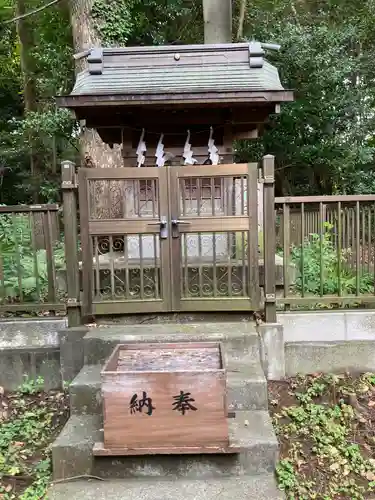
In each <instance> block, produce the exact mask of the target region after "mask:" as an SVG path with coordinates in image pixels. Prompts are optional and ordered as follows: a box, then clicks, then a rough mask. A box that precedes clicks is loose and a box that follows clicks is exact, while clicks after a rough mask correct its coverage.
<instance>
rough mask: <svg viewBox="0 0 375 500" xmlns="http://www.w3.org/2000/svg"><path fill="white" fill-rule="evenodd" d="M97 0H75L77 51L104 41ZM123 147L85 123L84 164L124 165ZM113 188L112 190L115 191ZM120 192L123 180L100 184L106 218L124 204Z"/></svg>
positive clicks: (78, 67)
mask: <svg viewBox="0 0 375 500" xmlns="http://www.w3.org/2000/svg"><path fill="white" fill-rule="evenodd" d="M112 1H115V0H112ZM93 4H94V0H75V1H74V2H71V23H72V29H73V42H74V48H75V51H76V53H78V52H82V51H84V50H87V49H91V48H93V47H98V46H101V45H102V43H101V40H100V39H99V37H98V34H97V31H96V29H95V25H94V22H93V18H92V15H91V9H92V7H93ZM85 64H86V61H85V59H82V60H80V61H77V64H76V72H78V71H81V70H82V69H83V67H84V65H85ZM121 147H122V145H121V144H116V145H114V146H113V148H110V147H109V146H108V144H106V143H104V142H103V141H102V140H101V138H100V136H99V134H98V133H97V132H96V131H95V130H94V129H87V128H86V127H84V130H83V133H82V135H81V138H80V150H81V166H82V167H89V168H117V167H122V165H123V160H122V154H121ZM98 184H99V183H98ZM109 184H111V186H109ZM109 190H111V193H110V192H109ZM120 196H121V186H120V185H119V183H117V182H112V183H108V182H101V183H100V187H99V185H97V190H96V197H95V198H96V210H97V213H98V214H100V216H102V217H106V218H110V217H112V216H115V213H114V212H113V210H114V209H115V207H117V206H119V207H120V206H121V203H116V200H119V199H120ZM109 197H110V198H111V200H112V201H111V207H108V206H107V200H108V198H109Z"/></svg>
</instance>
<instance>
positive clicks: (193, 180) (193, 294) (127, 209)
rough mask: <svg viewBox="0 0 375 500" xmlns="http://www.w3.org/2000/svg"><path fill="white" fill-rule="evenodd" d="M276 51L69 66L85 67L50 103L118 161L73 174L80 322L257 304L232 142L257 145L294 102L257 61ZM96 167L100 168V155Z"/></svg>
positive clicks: (244, 182) (247, 178)
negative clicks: (283, 107)
mask: <svg viewBox="0 0 375 500" xmlns="http://www.w3.org/2000/svg"><path fill="white" fill-rule="evenodd" d="M277 48H278V47H277V46H275V45H267V44H262V43H259V42H250V43H234V44H223V45H186V46H155V47H130V48H93V49H90V50H87V51H86V52H82V53H81V54H78V55H77V56H76V58H81V59H85V61H84V63H85V68H84V69H83V71H81V72H80V73H79V74H78V76H77V79H76V83H75V85H74V88H73V91H72V92H71V94H70V95H68V96H61V97H58V98H57V102H58V104H59V105H60V106H62V107H66V108H69V109H72V110H74V112H75V115H76V117H77V119H78V120H81V121H83V122H84V124H85V126H86V127H87V128H89V129H94V130H96V131H97V133H98V134H99V135H100V137H101V139H102V140H103V141H104V143H106V144H108V145H109V146H111V147H113V146H114V145H120V147H121V157H122V165H120V168H88V166H87V165H86V166H84V168H80V169H79V170H78V190H79V197H80V203H79V205H80V227H81V243H82V261H81V262H80V264H79V267H80V268H81V271H82V280H81V282H82V287H83V289H82V292H83V302H82V312H83V316H85V317H90V316H93V315H98V314H99V315H103V314H127V313H132V314H134V313H158V312H178V311H215V310H220V311H223V310H224V311H225V310H237V311H239V310H244V311H248V310H253V311H256V310H258V309H259V308H260V304H261V300H260V297H261V291H260V290H261V286H260V283H259V275H260V272H259V241H258V235H259V234H260V232H261V230H260V229H259V227H260V226H261V224H262V217H263V215H262V213H263V210H262V199H261V194H262V193H263V190H262V189H261V188H260V184H259V165H258V163H257V162H254V163H249V164H235V163H233V142H234V141H235V140H237V139H251V138H255V137H257V136H258V135H259V134H261V133H262V129H263V127H264V124H265V122H266V120H267V118H268V116H269V115H271V114H273V113H278V112H279V109H280V104H281V103H283V102H286V101H291V100H293V93H292V92H290V91H287V90H285V89H284V88H283V86H282V84H281V82H280V78H279V74H278V71H277V69H276V68H275V67H274V66H273V65H272V64H270V63H269V62H268V61H267V60H266V59H265V51H267V50H275V49H277ZM88 153H90V152H88ZM108 154H110V153H108ZM98 161H102V162H103V164H102V165H100V164H98ZM95 163H96V164H95V166H96V167H101V166H103V167H108V164H106V158H105V154H101V155H100V160H96V162H95ZM109 163H110V162H109ZM112 163H113V162H112ZM121 167H122V168H121ZM272 168H273V167H272ZM267 179H268V180H267V182H271V183H272V182H273V181H272V179H273V175H272V174H267ZM69 182H70V181H69V180H68V185H67V187H68V188H69V186H71V184H69ZM63 187H64V186H63ZM258 224H259V225H260V226H259V225H258Z"/></svg>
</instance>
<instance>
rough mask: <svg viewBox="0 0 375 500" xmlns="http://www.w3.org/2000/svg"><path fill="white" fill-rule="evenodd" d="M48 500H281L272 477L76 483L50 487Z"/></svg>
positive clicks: (265, 475)
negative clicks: (67, 499)
mask: <svg viewBox="0 0 375 500" xmlns="http://www.w3.org/2000/svg"><path fill="white" fill-rule="evenodd" d="M47 498H48V499H49V500H65V499H66V498H69V499H70V500H92V499H93V498H95V499H96V500H282V499H283V498H285V497H284V496H283V495H282V493H281V492H280V491H279V490H278V489H277V486H276V481H275V478H274V476H273V475H272V474H264V475H259V476H254V477H241V478H238V477H236V478H221V479H209V480H207V479H205V480H197V479H196V480H194V479H190V480H189V479H180V480H178V481H176V480H162V479H158V478H153V479H139V480H134V479H128V480H125V481H124V480H111V481H103V482H101V481H77V482H72V483H65V484H57V485H54V486H52V488H51V489H50V491H49V493H48V495H47Z"/></svg>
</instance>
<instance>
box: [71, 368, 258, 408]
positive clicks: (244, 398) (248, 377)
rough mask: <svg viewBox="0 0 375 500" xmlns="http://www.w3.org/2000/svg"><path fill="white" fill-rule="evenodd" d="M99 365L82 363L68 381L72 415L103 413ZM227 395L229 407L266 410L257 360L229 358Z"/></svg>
mask: <svg viewBox="0 0 375 500" xmlns="http://www.w3.org/2000/svg"><path fill="white" fill-rule="evenodd" d="M101 369H102V365H85V366H84V367H83V368H82V370H81V371H80V373H79V374H78V375H77V377H76V378H75V379H74V380H73V382H72V383H71V385H70V389H69V390H70V411H71V414H72V415H81V414H89V415H95V414H98V415H99V414H102V398H101V376H100V372H101ZM227 370H228V373H227V397H228V409H229V410H266V409H267V408H268V403H267V381H266V379H265V377H264V373H263V370H262V367H261V366H260V362H258V363H256V362H254V361H253V362H252V363H251V364H245V363H238V362H235V361H230V360H229V361H228V364H227Z"/></svg>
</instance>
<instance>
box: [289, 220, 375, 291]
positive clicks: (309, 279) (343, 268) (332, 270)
mask: <svg viewBox="0 0 375 500" xmlns="http://www.w3.org/2000/svg"><path fill="white" fill-rule="evenodd" d="M324 226H325V232H324V233H323V235H322V238H321V237H320V235H319V234H315V233H313V234H310V236H309V238H307V239H306V240H305V241H304V242H303V244H302V246H298V247H297V246H293V247H292V250H291V257H292V262H293V263H294V264H295V265H296V267H297V269H298V277H297V279H296V283H295V290H296V292H298V293H301V292H302V291H303V292H304V293H307V294H313V295H320V293H321V288H320V278H321V275H322V282H323V295H337V294H338V292H339V277H340V287H341V293H342V294H343V295H349V294H356V285H357V278H356V273H355V270H353V269H352V268H350V267H349V265H348V259H347V255H348V252H347V250H346V249H343V250H342V251H341V253H340V254H339V253H338V251H337V248H336V247H335V245H334V242H333V238H332V229H333V226H332V225H331V224H329V223H328V222H327V223H325V225H324ZM302 272H303V276H304V280H302ZM358 272H359V273H360V274H359V291H360V293H361V294H365V293H370V292H373V290H374V277H373V276H372V275H371V274H369V273H366V272H361V270H358Z"/></svg>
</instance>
